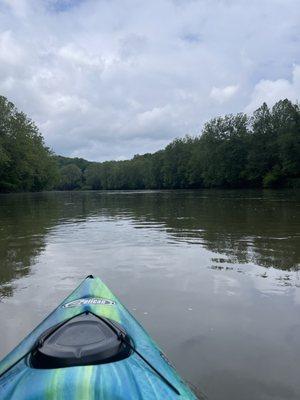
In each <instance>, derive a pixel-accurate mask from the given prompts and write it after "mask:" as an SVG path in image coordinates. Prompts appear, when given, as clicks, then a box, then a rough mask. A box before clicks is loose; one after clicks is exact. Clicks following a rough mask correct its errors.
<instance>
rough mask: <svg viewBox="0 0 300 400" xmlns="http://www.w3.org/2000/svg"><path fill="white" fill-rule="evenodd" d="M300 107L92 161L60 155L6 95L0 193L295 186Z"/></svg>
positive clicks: (0, 109)
mask: <svg viewBox="0 0 300 400" xmlns="http://www.w3.org/2000/svg"><path fill="white" fill-rule="evenodd" d="M299 181H300V109H299V106H298V104H293V103H292V102H290V101H289V100H287V99H285V100H281V101H279V102H278V103H276V104H275V105H274V107H273V108H272V109H269V108H268V106H267V104H265V103H264V104H263V105H262V106H261V107H260V108H258V109H257V110H256V111H255V112H254V113H253V115H252V116H249V117H248V116H247V115H245V114H243V113H240V114H236V115H226V116H224V117H218V118H214V119H212V120H211V121H209V122H207V123H206V124H205V126H204V129H203V132H202V135H201V136H197V137H190V136H186V137H185V138H182V139H175V140H174V141H173V142H171V143H170V144H169V145H168V146H166V148H165V149H164V150H160V151H158V152H156V153H153V154H150V153H147V154H144V155H138V154H137V155H135V156H134V157H133V158H132V159H131V160H125V161H105V162H102V163H96V162H89V161H87V160H84V159H82V158H68V157H62V156H54V155H53V154H52V153H51V152H50V151H49V149H48V148H47V147H45V145H44V142H43V138H42V136H41V134H40V133H39V131H38V129H37V127H36V126H35V125H34V123H33V122H32V121H30V120H29V119H28V118H27V117H26V115H25V114H23V113H21V112H18V111H17V110H16V109H15V107H14V105H13V104H12V103H10V102H9V101H8V100H7V99H5V98H4V97H0V191H16V190H23V191H24V190H43V189H47V188H51V187H53V186H54V188H56V189H60V190H78V189H82V188H83V189H92V190H127V189H129V190H131V189H141V190H142V189H188V188H203V187H228V188H238V187H258V188H262V187H266V188H270V187H271V188H274V187H282V186H290V187H296V186H297V185H299V183H298V182H299Z"/></svg>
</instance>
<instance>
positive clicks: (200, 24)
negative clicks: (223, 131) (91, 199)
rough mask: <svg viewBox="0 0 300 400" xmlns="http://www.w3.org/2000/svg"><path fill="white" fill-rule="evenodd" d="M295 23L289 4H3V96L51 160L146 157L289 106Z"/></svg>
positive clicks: (257, 0) (296, 56) (139, 0)
mask: <svg viewBox="0 0 300 400" xmlns="http://www.w3.org/2000/svg"><path fill="white" fill-rule="evenodd" d="M283 5H284V6H283ZM299 18H300V4H299V1H298V0H284V1H283V0H253V1H252V2H248V1H246V0H201V1H185V0H180V1H179V0H176V1H175V0H174V1H171V0H153V1H151V2H145V1H143V0H136V1H134V2H132V1H131V0H114V1H110V2H107V1H92V0H74V1H72V2H71V1H69V0H47V1H43V2H41V1H40V0H5V1H4V2H0V60H1V62H0V94H3V95H5V96H7V97H9V99H10V100H11V101H13V102H15V104H16V105H17V106H18V107H19V108H20V109H22V110H24V111H25V112H26V113H28V114H29V115H30V117H31V118H33V119H34V120H35V121H36V122H37V123H38V126H39V127H40V129H41V131H42V133H43V134H44V136H45V139H46V142H47V144H48V145H50V146H51V147H53V149H54V150H55V151H56V152H57V153H62V154H65V155H76V156H83V157H87V158H90V159H94V160H103V159H112V158H116V159H117V158H123V157H131V156H132V155H134V154H136V153H143V152H148V151H155V150H158V149H160V148H161V147H163V146H164V145H166V144H167V143H168V142H169V141H170V140H172V138H174V137H178V136H182V135H184V134H186V133H192V134H194V133H198V132H199V131H200V128H201V126H202V124H203V123H204V122H205V121H206V120H208V119H209V118H211V117H214V116H216V115H219V114H224V113H230V112H239V111H241V110H244V109H247V110H251V109H252V108H253V107H256V105H257V104H258V105H260V104H259V103H260V102H262V101H265V100H267V101H269V102H272V101H276V100H277V99H279V98H280V97H281V96H283V97H290V98H291V99H293V100H295V99H296V98H297V96H298V93H299V72H298V67H293V65H294V64H298V65H300V53H299V50H298V49H299V38H300V26H299V23H298V22H299ZM293 68H294V77H293V78H291V77H290V73H291V71H292V69H293Z"/></svg>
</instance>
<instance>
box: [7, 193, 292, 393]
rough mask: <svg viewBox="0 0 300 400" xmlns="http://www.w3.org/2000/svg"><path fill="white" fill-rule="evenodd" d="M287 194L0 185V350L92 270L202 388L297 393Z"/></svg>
mask: <svg viewBox="0 0 300 400" xmlns="http://www.w3.org/2000/svg"><path fill="white" fill-rule="evenodd" d="M299 196H300V192H299V191H290V190H284V191H269V190H264V191H257V190H238V191H230V190H227V191H222V190H198V191H185V190H181V191H137V192H125V191H123V192H122V191H120V192H113V191H112V192H104V191H92V192H84V191H82V192H49V193H35V194H4V195H1V196H0V227H1V229H0V296H1V302H0V318H1V322H2V323H1V324H0V336H1V338H2V340H1V342H0V354H1V356H3V355H4V354H5V353H7V352H8V351H9V350H10V349H11V348H12V347H14V346H15V345H16V344H17V342H18V341H19V340H20V339H22V338H23V337H24V335H26V334H27V333H28V332H29V331H31V330H32V328H34V327H35V326H36V324H37V323H39V322H40V321H41V319H42V318H43V317H44V316H46V315H47V314H48V313H49V312H50V311H51V310H52V309H53V308H54V307H56V305H57V303H58V302H59V301H60V300H62V299H63V298H64V297H65V296H66V295H67V294H68V293H69V292H70V291H71V290H72V289H73V288H74V287H75V286H76V285H77V284H78V283H79V282H80V281H81V279H82V278H83V277H84V276H86V275H87V274H94V275H98V276H100V277H101V278H102V279H103V280H104V281H105V282H106V283H107V284H108V285H109V287H111V289H112V290H113V291H114V292H115V293H116V295H117V296H118V297H120V298H121V299H122V302H123V303H124V304H125V305H126V306H127V307H128V308H129V310H130V311H131V312H132V313H133V314H134V316H135V317H136V318H137V319H138V320H139V321H141V322H142V323H143V324H144V326H145V328H146V329H147V330H149V333H150V334H151V335H153V337H154V338H155V340H156V341H157V342H158V343H159V344H160V345H161V347H162V348H163V349H164V350H165V351H166V353H167V354H168V357H169V358H170V359H171V361H172V362H173V363H174V364H175V365H176V367H177V369H178V370H179V372H180V374H181V375H182V376H184V377H185V378H186V379H187V380H188V381H189V382H191V383H192V384H193V385H196V386H198V387H199V388H201V389H202V390H203V391H204V392H205V393H206V394H207V395H208V397H209V398H211V399H216V400H221V399H222V400H223V399H224V398H242V399H243V400H253V399H254V398H255V399H256V400H266V399H280V400H282V399H295V400H296V399H299V397H300V383H299V376H298V375H299V373H298V372H299V370H298V367H299V362H300V350H299V349H300V322H299V315H300V313H299V311H300V282H299V275H298V268H299V262H300V246H299V238H300V232H299V218H300V215H299V214H300V207H299ZM3 321H5V323H3ZM16 325H17V326H18V329H15V327H16ZM174 332H176V335H174Z"/></svg>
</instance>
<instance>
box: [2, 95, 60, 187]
mask: <svg viewBox="0 0 300 400" xmlns="http://www.w3.org/2000/svg"><path fill="white" fill-rule="evenodd" d="M57 173H58V170H57V165H56V163H55V161H54V158H53V155H52V153H51V151H50V150H49V149H48V148H47V147H46V146H45V144H44V140H43V137H42V136H41V134H40V133H39V131H38V128H37V127H36V125H35V124H34V123H33V122H32V121H31V120H30V119H28V118H27V116H26V115H25V114H24V113H22V112H19V111H18V110H17V109H16V108H15V106H14V105H13V104H12V103H11V102H9V101H8V100H7V99H6V98H5V97H3V96H0V192H5V191H40V190H43V189H49V188H51V187H52V185H53V183H54V182H55V179H56V178H57Z"/></svg>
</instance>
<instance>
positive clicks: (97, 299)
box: [63, 297, 116, 308]
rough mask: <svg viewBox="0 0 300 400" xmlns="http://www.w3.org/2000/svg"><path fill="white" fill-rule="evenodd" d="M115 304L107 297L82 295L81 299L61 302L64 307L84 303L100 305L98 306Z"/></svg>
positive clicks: (79, 305)
mask: <svg viewBox="0 0 300 400" xmlns="http://www.w3.org/2000/svg"><path fill="white" fill-rule="evenodd" d="M114 304H116V303H115V302H114V301H112V300H109V299H104V298H103V297H84V298H82V299H77V300H73V301H70V302H69V303H66V304H63V307H64V308H70V307H81V306H85V305H91V306H95V305H100V306H113V305H114Z"/></svg>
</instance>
